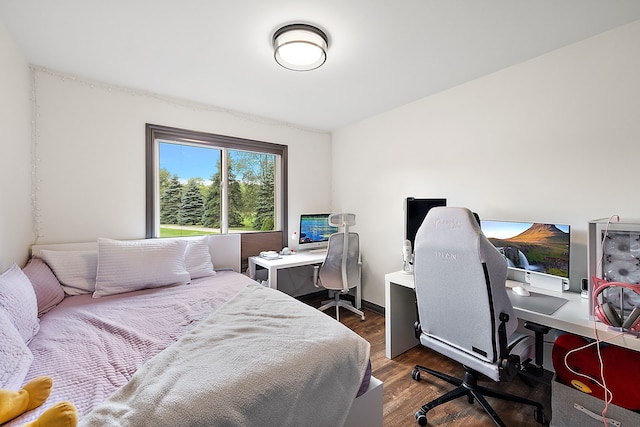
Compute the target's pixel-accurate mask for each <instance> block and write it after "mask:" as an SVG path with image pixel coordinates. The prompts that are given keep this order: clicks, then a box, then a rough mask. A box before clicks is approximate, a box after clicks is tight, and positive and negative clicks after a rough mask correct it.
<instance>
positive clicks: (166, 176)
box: [158, 168, 171, 194]
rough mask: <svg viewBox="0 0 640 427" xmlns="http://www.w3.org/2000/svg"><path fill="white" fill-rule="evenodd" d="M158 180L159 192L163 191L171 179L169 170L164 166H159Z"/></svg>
mask: <svg viewBox="0 0 640 427" xmlns="http://www.w3.org/2000/svg"><path fill="white" fill-rule="evenodd" d="M158 175H159V176H158V178H159V179H158V181H159V182H160V194H162V193H163V192H164V189H165V188H167V185H169V180H170V179H171V172H169V171H168V170H167V169H165V168H160V172H159V174H158Z"/></svg>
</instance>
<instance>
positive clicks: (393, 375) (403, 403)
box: [306, 298, 551, 427]
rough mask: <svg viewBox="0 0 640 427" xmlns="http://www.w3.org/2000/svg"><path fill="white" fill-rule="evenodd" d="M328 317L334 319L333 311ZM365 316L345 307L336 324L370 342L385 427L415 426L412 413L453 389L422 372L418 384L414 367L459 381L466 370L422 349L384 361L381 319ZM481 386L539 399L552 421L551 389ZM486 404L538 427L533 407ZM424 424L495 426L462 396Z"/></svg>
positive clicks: (516, 383)
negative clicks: (381, 384)
mask: <svg viewBox="0 0 640 427" xmlns="http://www.w3.org/2000/svg"><path fill="white" fill-rule="evenodd" d="M306 302H307V303H309V304H311V305H313V306H315V307H318V306H319V302H320V301H319V299H317V298H316V299H310V300H307V301H306ZM326 313H327V315H331V316H333V317H335V309H334V308H332V309H329V310H327V312H326ZM365 316H366V319H365V321H361V320H360V317H359V316H357V315H355V314H353V313H351V312H349V311H347V310H345V309H341V311H340V321H341V322H342V323H343V324H344V325H346V326H347V327H349V328H350V329H351V330H353V331H355V332H356V333H358V334H359V335H360V336H362V337H363V338H364V339H366V340H367V341H369V343H371V364H372V367H373V375H374V376H375V377H377V378H379V379H380V380H381V381H383V382H384V407H383V416H384V426H385V427H396V426H398V427H405V426H417V425H418V424H417V423H416V421H415V413H416V411H417V410H418V409H419V408H420V406H421V405H423V404H425V403H426V402H428V401H430V400H432V399H434V398H436V397H438V396H439V395H441V394H444V393H446V392H447V391H449V390H451V389H452V388H453V386H451V385H449V384H448V383H445V382H444V381H442V380H439V379H436V378H431V376H430V375H428V374H422V375H421V377H422V379H421V381H414V380H413V379H412V378H411V371H412V369H413V367H414V366H415V365H416V364H420V365H423V366H427V367H429V368H432V369H435V370H437V371H441V372H446V373H448V374H451V375H453V376H456V377H459V378H461V377H462V375H463V372H464V371H463V369H462V367H461V366H460V365H458V364H457V363H456V362H454V361H452V360H450V359H448V358H446V357H444V356H442V355H440V354H438V353H436V352H434V351H432V350H429V349H427V348H425V347H422V346H418V347H415V348H413V349H411V350H409V351H407V352H405V353H403V354H401V355H400V356H398V357H396V358H394V359H393V360H389V359H387V358H386V356H385V330H384V329H385V326H384V317H383V316H381V315H379V314H376V313H374V312H371V311H369V310H366V309H365ZM480 384H481V385H484V386H486V387H490V388H494V389H499V390H503V391H505V392H508V393H514V394H517V395H519V396H522V397H526V398H528V399H531V400H535V401H538V402H540V403H542V404H543V406H544V413H545V415H546V417H547V419H550V418H551V397H550V396H551V390H550V386H548V385H545V384H541V383H536V384H534V385H532V386H530V385H527V384H525V383H524V382H523V381H522V380H521V379H520V378H515V379H514V380H513V381H511V382H510V383H500V384H498V383H495V382H493V381H492V380H490V379H484V380H481V382H480ZM488 401H489V403H490V404H491V405H492V406H493V408H494V409H495V411H496V412H497V413H498V415H499V416H500V418H502V420H503V421H504V422H505V423H506V424H507V425H508V426H518V427H521V426H540V424H538V423H537V422H536V421H535V419H534V417H533V408H532V407H529V406H525V405H520V404H516V403H511V402H503V401H500V400H496V399H492V398H488ZM427 420H428V423H429V424H428V425H430V426H495V424H494V423H493V421H492V420H491V418H489V416H487V415H486V414H485V412H484V410H483V409H482V408H481V407H480V405H479V404H478V403H473V404H469V403H468V401H467V399H466V398H459V399H456V400H455V401H453V402H448V403H446V404H444V405H441V406H439V407H437V408H434V409H432V410H431V411H429V412H428V413H427Z"/></svg>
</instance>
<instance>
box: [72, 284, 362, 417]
mask: <svg viewBox="0 0 640 427" xmlns="http://www.w3.org/2000/svg"><path fill="white" fill-rule="evenodd" d="M369 350H370V346H369V343H368V342H367V341H365V340H364V339H362V338H361V337H359V336H358V335H356V334H355V333H354V332H352V331H351V330H349V329H348V328H346V327H345V326H344V325H342V324H340V323H338V322H336V321H335V320H334V319H332V318H330V317H329V316H327V315H326V314H324V313H321V312H319V311H317V310H316V309H314V308H312V307H309V306H307V305H305V304H302V303H300V302H299V301H296V300H294V299H292V298H291V297H289V296H287V295H284V294H282V293H280V292H279V291H276V290H273V289H269V288H264V287H261V286H259V285H249V286H247V287H246V288H245V289H244V290H242V291H241V292H240V293H239V294H238V295H237V296H236V297H234V298H233V299H232V300H230V301H228V302H227V303H225V304H224V305H223V306H222V307H221V308H220V309H218V310H217V311H216V312H214V313H212V314H211V315H210V316H209V317H208V318H206V319H205V320H203V321H202V322H201V323H200V324H199V325H198V326H197V327H196V328H194V329H193V330H192V331H190V332H189V333H187V334H185V335H184V336H183V337H182V338H180V339H179V340H178V341H177V342H176V343H174V344H172V345H171V346H170V347H168V348H167V349H165V350H164V351H163V352H161V353H160V354H158V355H156V356H155V357H153V358H152V359H151V360H149V361H148V362H147V363H145V365H143V366H142V367H141V368H140V369H139V370H138V371H137V372H136V373H135V375H134V376H133V378H132V379H131V380H130V381H129V383H127V384H126V385H125V386H123V387H122V388H121V389H119V390H118V391H117V392H116V393H115V394H114V395H113V396H111V397H110V398H109V399H107V400H106V401H105V402H104V403H102V404H101V405H99V406H98V407H96V408H94V410H93V411H92V412H90V413H89V414H88V415H87V416H86V417H84V418H83V419H82V420H81V421H80V423H79V425H80V426H136V427H138V426H243V427H246V426H278V427H282V426H301V425H305V426H341V425H343V424H344V422H345V420H346V417H347V414H348V412H349V409H350V407H351V404H352V402H353V400H354V399H355V397H356V394H357V392H358V389H359V387H360V384H361V382H362V380H363V377H364V375H365V371H366V368H367V364H368V361H369Z"/></svg>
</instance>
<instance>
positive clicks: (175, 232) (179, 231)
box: [160, 227, 220, 237]
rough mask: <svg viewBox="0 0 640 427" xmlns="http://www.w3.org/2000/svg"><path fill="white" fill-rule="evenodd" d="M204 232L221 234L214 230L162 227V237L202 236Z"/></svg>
mask: <svg viewBox="0 0 640 427" xmlns="http://www.w3.org/2000/svg"><path fill="white" fill-rule="evenodd" d="M203 234H220V233H214V232H212V231H203V230H185V229H184V228H164V227H160V237H180V236H202V235H203Z"/></svg>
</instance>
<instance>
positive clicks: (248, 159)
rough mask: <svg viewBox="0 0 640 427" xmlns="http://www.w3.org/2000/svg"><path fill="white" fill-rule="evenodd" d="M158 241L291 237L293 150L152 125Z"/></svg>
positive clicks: (150, 198) (149, 176)
mask: <svg viewBox="0 0 640 427" xmlns="http://www.w3.org/2000/svg"><path fill="white" fill-rule="evenodd" d="M146 163H147V165H146V180H147V186H146V191H147V225H146V235H147V237H148V238H150V237H171V236H190V235H201V234H217V233H222V234H226V233H236V232H237V233H241V232H260V231H274V230H279V231H282V232H283V235H285V236H286V235H287V230H286V224H287V209H286V207H287V203H286V199H287V147H286V146H285V145H279V144H272V143H267V142H260V141H253V140H248V139H241V138H234V137H229V136H222V135H214V134H207V133H202V132H195V131H189V130H183V129H176V128H169V127H164V126H158V125H152V124H147V126H146Z"/></svg>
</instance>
